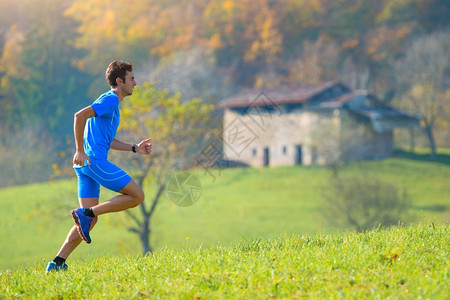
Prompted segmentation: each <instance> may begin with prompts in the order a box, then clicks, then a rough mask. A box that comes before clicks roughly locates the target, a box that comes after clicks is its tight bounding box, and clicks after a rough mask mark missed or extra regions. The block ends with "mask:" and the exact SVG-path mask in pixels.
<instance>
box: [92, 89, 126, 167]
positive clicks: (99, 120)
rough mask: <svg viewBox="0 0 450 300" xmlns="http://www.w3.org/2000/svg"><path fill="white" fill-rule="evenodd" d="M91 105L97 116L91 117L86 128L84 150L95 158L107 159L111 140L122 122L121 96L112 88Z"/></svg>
mask: <svg viewBox="0 0 450 300" xmlns="http://www.w3.org/2000/svg"><path fill="white" fill-rule="evenodd" d="M91 107H92V108H93V109H94V111H95V114H96V115H95V116H94V117H92V118H89V119H88V120H87V122H86V127H85V128H84V151H85V152H86V154H87V155H88V156H89V157H90V158H91V163H92V164H93V163H94V162H93V161H92V159H94V160H106V159H107V157H108V151H109V149H110V147H111V142H112V141H113V139H114V137H115V136H116V132H117V128H118V127H119V123H120V112H119V97H118V96H117V94H116V92H115V91H113V90H110V91H108V92H106V93H104V94H102V95H100V97H98V98H97V100H95V101H94V103H92V105H91Z"/></svg>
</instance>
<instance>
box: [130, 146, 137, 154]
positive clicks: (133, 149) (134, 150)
mask: <svg viewBox="0 0 450 300" xmlns="http://www.w3.org/2000/svg"><path fill="white" fill-rule="evenodd" d="M131 151H133V152H134V153H136V144H133V146H131Z"/></svg>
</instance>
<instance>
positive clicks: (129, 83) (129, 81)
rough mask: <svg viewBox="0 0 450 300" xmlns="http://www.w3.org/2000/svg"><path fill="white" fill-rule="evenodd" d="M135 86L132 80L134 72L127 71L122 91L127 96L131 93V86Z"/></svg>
mask: <svg viewBox="0 0 450 300" xmlns="http://www.w3.org/2000/svg"><path fill="white" fill-rule="evenodd" d="M135 86H136V81H135V80H134V74H133V72H128V71H127V75H125V82H124V83H123V84H122V87H121V89H122V92H123V93H124V94H125V95H127V96H129V95H131V94H133V88H134V87H135Z"/></svg>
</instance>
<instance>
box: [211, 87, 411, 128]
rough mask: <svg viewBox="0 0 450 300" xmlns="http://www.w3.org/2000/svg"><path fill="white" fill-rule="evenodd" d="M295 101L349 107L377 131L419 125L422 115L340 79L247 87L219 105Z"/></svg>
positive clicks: (240, 105)
mask: <svg viewBox="0 0 450 300" xmlns="http://www.w3.org/2000/svg"><path fill="white" fill-rule="evenodd" d="M294 103H307V105H308V106H309V107H315V108H324V109H326V108H328V109H330V108H331V109H332V108H343V109H346V110H348V111H349V112H351V113H354V114H356V115H358V116H360V117H363V118H366V119H368V120H369V121H370V122H371V123H372V125H373V126H374V128H375V130H377V131H384V130H387V129H393V128H397V127H406V128H418V127H419V119H420V118H419V117H417V116H410V115H408V114H407V113H405V112H402V111H400V110H398V109H396V108H394V107H392V106H389V105H386V104H384V103H383V102H382V101H380V100H379V99H377V98H376V97H375V96H373V95H371V94H369V93H368V92H367V91H365V90H356V91H352V90H350V89H349V88H348V87H346V86H345V85H343V84H342V83H341V82H339V81H329V82H325V83H322V84H318V85H314V86H297V87H277V88H274V89H263V90H244V91H242V92H241V93H238V94H237V95H235V96H233V97H230V98H228V99H225V100H223V101H221V102H220V103H219V108H222V109H233V108H247V107H254V106H266V105H282V104H294ZM380 122H381V123H380Z"/></svg>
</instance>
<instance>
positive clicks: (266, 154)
mask: <svg viewBox="0 0 450 300" xmlns="http://www.w3.org/2000/svg"><path fill="white" fill-rule="evenodd" d="M269 157H270V152H269V148H264V167H267V166H268V165H269V163H270V161H269Z"/></svg>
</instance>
